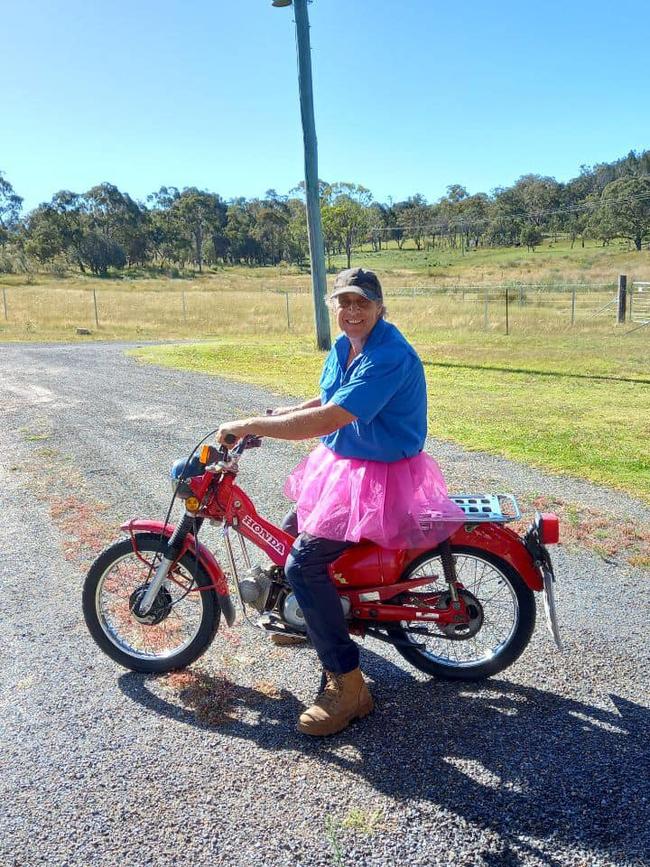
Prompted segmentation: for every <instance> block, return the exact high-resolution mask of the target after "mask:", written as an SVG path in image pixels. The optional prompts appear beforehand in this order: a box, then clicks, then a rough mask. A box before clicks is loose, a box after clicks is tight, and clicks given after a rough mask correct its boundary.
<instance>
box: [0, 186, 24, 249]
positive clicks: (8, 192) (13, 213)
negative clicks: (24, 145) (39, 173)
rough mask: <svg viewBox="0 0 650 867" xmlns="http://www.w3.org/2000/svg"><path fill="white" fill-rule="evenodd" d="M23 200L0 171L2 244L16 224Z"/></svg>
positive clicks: (0, 228)
mask: <svg viewBox="0 0 650 867" xmlns="http://www.w3.org/2000/svg"><path fill="white" fill-rule="evenodd" d="M22 204H23V200H22V198H21V197H20V196H19V195H17V194H16V192H15V191H14V188H13V187H12V186H11V184H10V183H9V181H8V180H7V179H6V178H5V177H4V172H1V171H0V244H4V243H5V242H6V241H7V238H8V237H9V231H10V230H11V229H13V228H14V227H15V226H16V223H17V222H18V217H19V215H20V209H21V207H22Z"/></svg>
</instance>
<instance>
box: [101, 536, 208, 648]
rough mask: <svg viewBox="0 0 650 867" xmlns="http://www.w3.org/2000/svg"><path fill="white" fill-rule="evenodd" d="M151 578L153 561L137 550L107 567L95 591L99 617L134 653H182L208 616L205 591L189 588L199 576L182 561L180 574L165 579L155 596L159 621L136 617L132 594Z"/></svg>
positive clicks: (116, 640) (109, 634) (112, 637)
mask: <svg viewBox="0 0 650 867" xmlns="http://www.w3.org/2000/svg"><path fill="white" fill-rule="evenodd" d="M148 580H150V568H149V566H148V565H147V564H146V563H143V562H142V561H141V560H140V559H139V558H138V557H137V555H136V554H135V553H134V552H132V551H131V552H129V553H128V554H126V555H125V556H123V557H121V558H119V559H118V560H116V561H114V562H113V563H112V564H111V565H110V566H109V567H108V568H107V570H106V571H105V573H104V574H103V575H102V576H101V577H100V579H99V581H98V584H97V590H96V595H95V599H96V608H97V614H98V618H99V622H100V625H101V628H102V630H103V631H104V633H105V634H106V636H107V637H108V639H109V640H110V641H111V642H112V643H113V644H114V645H115V646H116V647H117V648H118V649H119V650H121V651H123V652H124V653H127V654H128V655H129V656H132V657H136V658H139V659H144V660H146V659H155V658H161V657H166V656H170V655H172V654H177V653H180V652H181V651H182V650H183V649H184V648H185V647H187V646H188V645H189V644H190V643H191V642H192V641H193V640H194V638H195V637H196V635H197V633H198V630H199V628H200V626H201V621H202V617H203V599H202V598H201V597H202V595H203V594H201V593H196V594H193V593H188V592H187V591H188V590H189V588H191V587H192V585H193V584H194V583H195V579H194V576H193V575H191V574H189V573H188V571H187V570H186V569H185V568H184V567H183V566H181V565H180V564H178V565H177V566H176V567H175V569H174V580H173V581H165V582H164V584H163V587H162V588H161V590H160V592H159V594H158V598H157V599H156V600H154V605H153V608H152V609H151V612H150V613H153V615H154V622H153V623H151V624H147V623H141V622H139V621H138V620H136V619H135V617H134V616H133V614H132V612H131V610H130V605H131V599H132V597H133V594H134V593H136V591H139V592H140V593H141V592H142V591H143V588H145V587H146V585H147V582H148ZM156 621H157V622H156Z"/></svg>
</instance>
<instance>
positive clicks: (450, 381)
mask: <svg viewBox="0 0 650 867" xmlns="http://www.w3.org/2000/svg"><path fill="white" fill-rule="evenodd" d="M513 347H514V349H513ZM418 348H419V350H420V354H421V357H422V360H423V362H424V364H425V372H426V377H427V384H428V391H429V413H428V415H429V434H430V436H432V437H435V438H438V439H443V440H450V441H454V442H456V443H459V444H460V445H462V446H463V447H464V448H466V449H469V450H475V451H476V450H477V451H486V452H489V453H491V454H496V455H502V456H504V457H508V458H512V459H514V460H518V461H522V462H524V463H527V464H530V465H532V466H536V467H539V468H542V469H546V470H551V471H553V472H556V473H560V474H570V475H573V476H578V477H580V478H584V479H588V480H590V481H592V482H597V483H599V484H603V485H607V486H610V487H612V488H617V489H619V490H622V491H626V492H627V493H629V494H632V495H634V496H637V497H639V498H640V499H642V500H644V501H646V502H649V503H650V457H649V449H648V442H649V441H650V437H649V435H650V385H649V384H648V378H646V377H644V376H643V375H642V373H641V371H640V370H639V367H638V365H637V364H635V363H632V364H630V366H629V369H621V368H614V367H613V366H612V367H609V365H595V364H593V365H592V364H590V363H588V362H586V363H583V364H579V363H577V358H576V357H574V356H575V352H573V353H572V352H571V351H567V362H568V364H567V365H566V369H564V370H561V369H559V368H560V364H559V363H558V362H557V360H556V359H553V363H552V364H550V365H549V369H545V368H544V366H543V363H540V360H539V359H540V357H541V356H540V355H539V354H538V353H537V352H535V353H533V354H532V355H531V356H530V357H529V358H528V359H527V358H526V353H530V352H531V348H530V346H528V347H526V346H525V345H524V344H522V346H521V347H520V351H519V352H518V351H517V346H516V345H515V344H511V345H510V352H509V356H508V358H507V360H506V359H505V358H499V353H498V352H497V351H495V347H492V348H491V350H490V352H489V354H488V355H487V356H484V357H479V355H477V353H476V350H475V347H473V349H472V352H469V351H467V352H466V353H465V355H466V358H465V360H463V359H462V358H460V357H458V356H459V352H458V346H456V347H455V348H454V351H453V353H452V352H449V355H448V356H446V355H445V353H444V351H441V350H440V347H438V349H433V348H431V347H427V346H422V345H418ZM131 354H132V355H134V356H135V357H137V358H138V359H140V360H141V361H146V362H150V363H154V364H159V365H163V366H166V367H172V368H176V369H180V370H190V371H195V372H200V373H206V374H210V375H216V376H222V377H226V378H231V379H235V380H238V381H243V382H251V383H254V384H255V385H259V386H263V387H265V388H268V389H270V390H271V391H272V392H274V393H276V394H279V395H287V396H291V397H294V398H297V399H305V398H307V397H312V396H314V395H315V394H316V393H317V390H318V386H317V384H318V378H319V375H320V369H321V366H322V363H323V355H322V354H321V353H319V352H317V351H316V350H314V349H313V348H312V347H311V344H310V341H308V340H307V339H305V338H302V339H300V338H287V339H284V340H277V339H273V340H270V339H269V340H263V339H259V338H248V337H247V338H245V339H243V338H242V339H241V340H234V339H232V338H230V339H227V340H217V341H214V342H210V343H202V344H185V345H178V344H176V345H167V346H147V347H142V348H140V349H138V350H134V351H133V352H132V353H131ZM450 356H453V357H450ZM493 358H496V359H497V360H496V361H495V362H493V363H490V359H493ZM593 368H596V370H597V372H596V370H593ZM590 369H591V370H592V371H593V372H591V373H590ZM263 409H264V408H263V407H259V411H260V412H261V411H262V410H263ZM218 421H219V419H218V418H217V419H215V422H218ZM224 421H225V419H224Z"/></svg>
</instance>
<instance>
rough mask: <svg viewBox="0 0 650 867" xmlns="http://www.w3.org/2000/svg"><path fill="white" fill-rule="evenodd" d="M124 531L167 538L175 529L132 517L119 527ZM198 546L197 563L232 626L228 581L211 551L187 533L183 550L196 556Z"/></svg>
mask: <svg viewBox="0 0 650 867" xmlns="http://www.w3.org/2000/svg"><path fill="white" fill-rule="evenodd" d="M120 529H121V530H123V531H124V532H125V533H128V534H129V535H130V536H131V538H133V536H134V534H135V533H154V534H156V535H158V536H160V535H161V534H162V535H163V536H164V537H165V538H167V539H169V538H170V536H171V535H172V533H173V532H174V530H175V529H176V528H175V527H174V525H173V524H163V522H162V521H150V520H147V519H140V518H132V519H131V520H130V521H127V522H126V523H125V524H122V526H121V527H120ZM197 548H198V558H199V563H200V564H201V566H203V568H204V569H205V571H206V572H207V573H208V575H209V577H210V580H211V581H212V585H213V587H214V592H215V593H216V594H217V599H218V600H219V605H220V606H221V610H222V611H223V616H224V617H225V618H226V623H227V624H228V626H232V625H233V623H234V622H235V608H234V606H233V604H232V600H231V599H230V593H229V590H228V581H227V580H226V576H225V575H224V573H223V569H222V568H221V566H220V565H219V563H218V562H217V560H216V559H215V557H214V555H213V554H212V552H211V551H210V550H209V549H208V548H206V547H205V545H202V544H201V543H200V542H197V540H196V539H195V538H194V536H193V535H192V534H191V533H189V534H188V536H187V538H186V540H185V545H184V550H186V551H189V552H190V553H191V554H194V556H196V554H197Z"/></svg>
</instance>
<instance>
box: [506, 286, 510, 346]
mask: <svg viewBox="0 0 650 867" xmlns="http://www.w3.org/2000/svg"><path fill="white" fill-rule="evenodd" d="M509 306H510V289H509V287H508V286H506V335H508V334H510V323H509V321H508V307H509Z"/></svg>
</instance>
